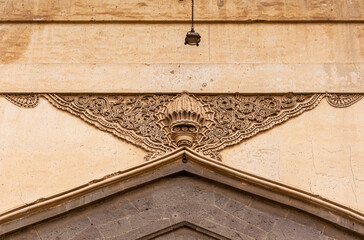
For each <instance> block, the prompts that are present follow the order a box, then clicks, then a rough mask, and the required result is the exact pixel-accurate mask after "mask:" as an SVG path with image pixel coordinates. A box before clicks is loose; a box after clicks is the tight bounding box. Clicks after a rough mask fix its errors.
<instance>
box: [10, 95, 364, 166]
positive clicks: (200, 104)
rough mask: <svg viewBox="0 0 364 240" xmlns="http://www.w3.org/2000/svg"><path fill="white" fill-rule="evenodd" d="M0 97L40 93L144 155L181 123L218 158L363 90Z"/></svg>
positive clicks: (159, 150)
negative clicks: (226, 150)
mask: <svg viewBox="0 0 364 240" xmlns="http://www.w3.org/2000/svg"><path fill="white" fill-rule="evenodd" d="M4 97H5V98H6V99H7V100H9V101H10V102H12V103H13V104H15V105H17V106H19V107H25V108H34V107H36V106H37V105H38V103H39V99H40V97H44V98H45V99H46V100H48V101H49V102H50V103H51V104H52V105H53V106H55V107H56V108H58V109H60V110H63V111H66V112H69V113H71V114H73V115H75V116H77V117H79V118H81V119H82V120H83V121H85V122H87V123H89V124H91V125H93V126H95V127H97V128H98V129H100V130H102V131H105V132H108V133H111V134H113V135H115V136H117V137H118V138H120V139H123V140H126V141H128V142H130V143H132V144H135V145H137V146H139V147H141V148H143V149H145V150H146V151H148V155H147V156H146V159H151V158H155V157H157V156H161V155H164V154H166V153H168V152H171V151H173V150H174V149H177V148H178V147H179V146H177V144H176V142H175V141H174V137H175V136H176V130H175V129H173V126H175V125H176V124H175V123H177V124H180V125H181V124H182V127H178V130H177V131H178V132H177V136H179V137H182V138H183V137H185V138H186V139H188V140H189V141H188V142H192V143H191V145H190V146H188V147H190V148H191V149H193V150H195V151H196V152H199V153H202V154H204V155H208V156H209V157H212V158H214V159H218V160H220V159H221V157H220V154H219V151H220V150H222V149H224V148H226V147H228V146H231V145H235V144H238V143H240V142H241V141H243V140H245V139H248V138H251V137H253V136H255V135H257V134H258V133H260V132H262V131H266V130H268V129H270V128H273V127H274V126H276V125H278V124H282V123H284V122H286V121H287V120H289V119H291V118H293V117H296V116H299V115H301V114H302V113H304V112H306V111H309V110H311V109H314V108H315V107H316V106H318V104H319V103H320V102H321V100H322V99H323V98H326V100H327V102H328V103H329V104H330V105H331V106H333V107H336V108H345V107H349V106H351V105H353V104H355V103H356V102H358V101H359V100H361V99H362V98H363V97H364V94H337V93H314V94H293V93H288V94H281V95H268V94H267V95H260V94H259V95H242V94H235V95H232V94H218V95H203V94H195V95H192V94H188V93H182V94H145V95H143V94H137V95H120V94H56V93H47V94H5V95H4ZM171 103H173V104H171ZM168 106H169V107H168ZM168 108H169V110H168ZM167 112H168V113H167ZM167 115H168V116H167ZM172 115H173V116H172ZM167 119H168V121H166V120H167ZM173 121H175V122H173ZM166 122H168V123H170V126H169V125H166ZM186 124H187V125H186ZM185 125H186V126H185ZM191 126H192V128H191ZM191 129H192V130H191ZM190 131H194V132H193V133H191V132H190ZM191 136H193V137H191ZM191 139H192V140H191ZM182 142H183V141H182Z"/></svg>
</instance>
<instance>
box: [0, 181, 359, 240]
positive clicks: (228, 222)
mask: <svg viewBox="0 0 364 240" xmlns="http://www.w3.org/2000/svg"><path fill="white" fill-rule="evenodd" d="M183 223H186V225H187V226H190V227H191V228H192V229H194V228H195V229H196V230H197V231H196V230H195V231H194V232H195V233H196V232H197V233H198V232H202V233H204V232H209V231H211V232H213V233H214V234H216V235H217V236H218V237H217V238H212V237H210V238H207V239H247V240H253V239H255V240H257V239H270V240H273V239H297V240H304V239H320V240H333V239H337V240H341V239H347V240H351V239H353V240H354V239H358V240H359V239H360V236H356V235H354V234H352V233H351V232H350V231H348V230H342V229H340V228H338V227H336V226H335V225H334V224H332V223H329V222H326V221H323V220H321V219H319V218H317V217H314V216H312V215H310V214H307V213H304V212H302V211H298V210H297V209H295V208H289V207H286V206H284V205H280V204H277V203H274V202H272V201H267V200H264V199H262V198H259V197H256V196H253V195H250V194H248V193H246V192H243V191H238V190H237V189H233V188H230V187H227V186H224V185H218V184H216V183H213V182H208V181H203V180H200V179H198V178H197V179H196V178H193V177H184V176H180V177H171V178H166V179H162V180H159V181H157V182H155V183H152V184H147V185H143V186H139V187H138V188H137V189H136V190H134V191H131V192H127V193H119V194H117V195H116V196H113V197H110V198H108V199H104V200H103V201H101V202H98V203H95V204H92V205H90V206H89V207H85V208H83V209H82V208H81V209H78V210H75V211H72V212H70V213H69V214H63V215H61V216H60V217H58V218H55V219H53V220H47V221H45V222H43V223H40V224H37V225H35V226H30V227H28V228H25V229H24V230H20V231H17V233H15V234H10V235H6V236H4V240H5V239H6V240H19V239H28V240H39V239H61V240H66V239H73V240H75V239H115V240H116V239H139V238H141V239H154V238H151V237H152V236H160V235H161V233H163V230H164V232H168V230H170V231H172V233H173V226H174V225H177V226H178V224H180V225H182V226H183ZM168 228H170V229H168ZM165 229H166V230H165ZM205 236H206V235H205ZM207 236H208V235H207ZM287 236H289V237H288V238H287ZM142 237H143V238H142ZM0 239H1V236H0ZM157 239H158V238H157ZM162 239H175V238H173V237H171V238H162ZM192 239H194V238H192ZM196 239H197V238H196ZM198 239H200V238H198ZM1 240H3V239H1Z"/></svg>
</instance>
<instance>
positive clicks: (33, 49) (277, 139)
mask: <svg viewBox="0 0 364 240" xmlns="http://www.w3.org/2000/svg"><path fill="white" fill-rule="evenodd" d="M202 3H203V4H202ZM196 17H197V19H198V20H202V21H203V22H201V21H200V22H198V23H197V25H196V30H197V31H198V32H199V33H200V34H201V35H202V43H201V46H200V47H198V48H196V47H187V46H184V45H183V42H184V36H185V34H186V32H187V31H188V30H189V28H190V25H189V22H188V21H189V18H190V2H189V1H186V0H183V1H181V2H180V1H178V0H164V1H161V0H149V1H140V0H139V1H136V0H127V1H124V0H123V1H121V0H120V1H111V0H110V1H105V0H95V1H88V0H77V1H50V0H31V1H16V0H12V1H10V0H0V21H1V24H0V93H4V92H120V93H122V92H124V93H128V92H181V91H185V90H186V91H190V92H210V93H214V92H245V93H264V92H291V91H293V92H325V91H330V92H361V93H363V92H364V26H363V24H362V22H363V21H364V2H363V1H362V0H348V1H346V0H345V1H344V0H342V1H335V0H264V1H258V0H255V1H254V0H250V1H244V5H242V1H240V0H209V1H196ZM250 19H251V20H266V21H276V22H272V23H253V24H250V23H248V22H247V21H249V20H250ZM316 20H319V22H315V21H316ZM8 21H10V22H8ZM11 21H20V23H16V24H15V23H14V22H11ZM37 21H44V22H42V23H37ZM52 21H59V22H57V23H55V22H52ZM74 21H79V22H74ZM82 21H85V23H82ZM91 21H101V22H97V23H94V24H92V22H91ZM102 21H106V22H102ZM107 21H110V22H107ZM139 21H141V22H139ZM285 21H288V22H285ZM299 21H301V22H299ZM137 22H138V23H137ZM363 109H364V103H363V101H362V102H359V103H357V104H356V105H354V106H351V107H350V108H347V109H334V108H331V107H329V106H328V105H327V104H326V103H324V102H323V103H321V105H320V106H319V107H318V108H316V109H315V110H313V111H312V112H309V113H305V114H303V115H302V116H299V117H298V118H297V119H295V120H291V121H289V122H287V123H285V124H284V125H282V126H280V127H277V128H275V129H272V130H270V131H267V132H265V133H262V134H260V135H259V136H256V137H254V138H252V139H249V140H247V141H246V142H244V143H242V144H240V145H237V146H234V147H232V148H230V149H226V150H224V152H222V155H223V161H224V162H225V163H226V164H229V165H231V166H233V167H236V168H239V169H242V170H246V171H249V172H253V173H255V174H258V175H260V176H263V177H266V178H270V179H274V180H277V181H282V182H284V183H287V184H290V185H294V186H297V187H299V188H302V189H305V190H306V191H310V192H312V193H315V194H318V195H320V196H322V197H325V198H328V199H330V200H333V201H337V202H340V203H343V204H344V205H346V206H349V207H352V208H356V209H359V210H360V211H364V193H363V189H364V175H363V174H364V164H363V159H364V148H363V146H364V132H363V131H364V126H363V122H364V121H363V118H364V112H363ZM144 155H145V153H144V152H143V151H142V150H140V149H139V148H137V147H134V146H132V145H131V144H128V143H126V142H123V141H120V140H118V139H117V138H114V137H113V136H111V135H109V134H106V133H103V132H101V131H99V130H97V129H95V128H93V127H92V126H89V125H87V124H85V123H84V122H83V121H81V120H80V119H77V118H74V117H73V116H71V115H69V114H67V113H63V112H61V111H58V110H57V109H55V108H53V107H51V106H50V105H49V104H48V103H47V102H45V101H42V103H41V104H40V106H38V107H37V108H35V109H32V110H27V109H20V108H17V107H15V106H13V105H12V104H11V103H9V102H7V101H6V100H5V99H3V98H0V198H1V204H0V212H4V211H6V210H7V209H10V208H13V207H16V206H19V205H21V204H24V203H28V202H31V201H34V200H37V199H39V198H42V197H46V196H49V195H52V194H56V193H59V192H62V191H65V190H68V189H70V188H73V187H77V186H79V185H81V184H85V183H87V182H89V181H91V180H93V179H95V178H100V177H102V176H104V175H107V174H110V173H112V172H116V171H119V170H123V169H128V168H130V167H132V166H135V165H137V164H139V163H141V162H143V161H144V159H143V157H144ZM4 196H6V197H4ZM89 232H91V233H92V231H89Z"/></svg>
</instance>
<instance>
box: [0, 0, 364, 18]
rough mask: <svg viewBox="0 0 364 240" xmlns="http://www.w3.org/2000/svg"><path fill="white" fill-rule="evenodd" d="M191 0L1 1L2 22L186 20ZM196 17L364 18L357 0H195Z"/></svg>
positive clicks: (362, 6)
mask: <svg viewBox="0 0 364 240" xmlns="http://www.w3.org/2000/svg"><path fill="white" fill-rule="evenodd" d="M190 8H191V1H190V0H163V1H161V0H93V1H89V0H73V1H61V0H56V1H55V0H52V1H50V0H28V1H17V0H0V20H2V21H26V20H28V21H29V20H30V21H115V20H117V21H186V20H187V21H188V20H190ZM195 13H196V20H203V21H254V20H264V21H292V20H293V21H294V20H301V21H302V20H310V21H312V20H346V21H348V20H349V21H360V20H363V17H364V3H363V1H361V0H339V1H337V0H247V1H241V0H204V1H195Z"/></svg>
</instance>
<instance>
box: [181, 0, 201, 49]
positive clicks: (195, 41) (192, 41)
mask: <svg viewBox="0 0 364 240" xmlns="http://www.w3.org/2000/svg"><path fill="white" fill-rule="evenodd" d="M193 5H194V1H193V0H192V26H191V31H189V32H187V34H186V38H185V45H187V44H188V45H191V46H195V45H196V46H198V45H199V43H200V41H201V36H200V34H198V33H197V32H195V29H194V27H193Z"/></svg>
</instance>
